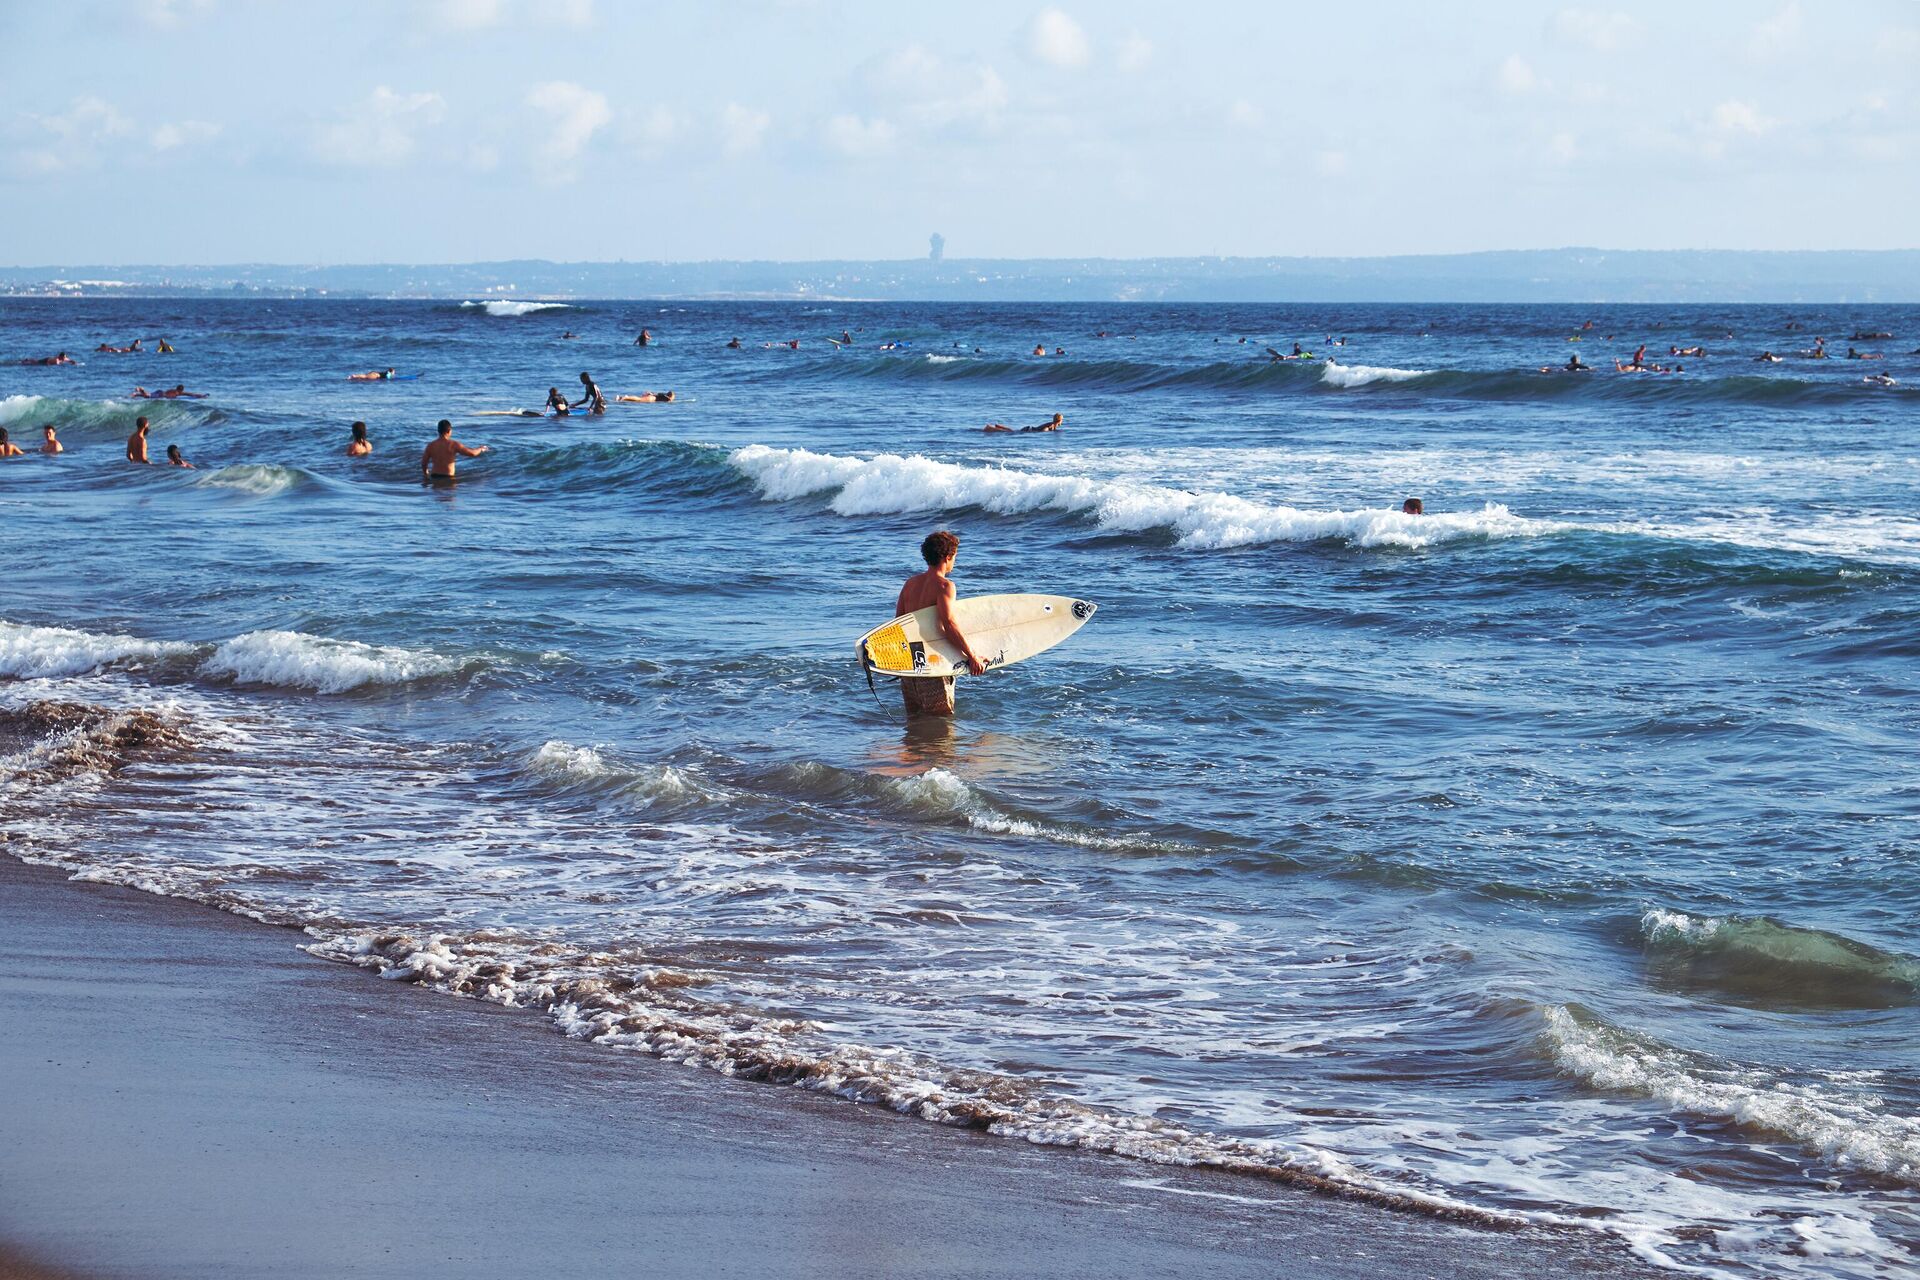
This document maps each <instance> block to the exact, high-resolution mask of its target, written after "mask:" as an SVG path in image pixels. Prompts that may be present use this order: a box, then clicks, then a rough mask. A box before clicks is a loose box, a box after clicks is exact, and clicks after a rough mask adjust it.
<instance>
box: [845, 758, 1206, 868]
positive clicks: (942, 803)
mask: <svg viewBox="0 0 1920 1280" xmlns="http://www.w3.org/2000/svg"><path fill="white" fill-rule="evenodd" d="M883 785H885V787H886V788H887V789H888V790H889V791H891V792H892V793H893V794H894V795H895V796H896V797H898V798H899V799H900V800H902V801H904V802H905V803H906V804H907V805H908V807H910V808H913V809H916V810H919V811H920V812H923V813H928V814H931V815H934V816H938V817H947V818H958V819H961V820H962V821H964V822H966V824H967V825H968V826H970V827H973V828H975V829H976V830H980V831H991V832H994V833H995V834H998V835H1013V836H1025V837H1027V838H1029V839H1036V840H1050V841H1054V842H1056V843H1059V844H1071V845H1078V846H1080V847H1081V848H1085V849H1108V850H1113V851H1115V852H1126V853H1175V852H1180V851H1183V850H1186V849H1187V848H1188V847H1189V846H1187V845H1183V844H1179V843H1176V842H1173V841H1167V840H1155V839H1153V838H1152V837H1149V836H1140V835H1127V834H1120V835H1103V834H1101V833H1099V832H1096V831H1085V830H1080V829H1077V828H1074V827H1070V826H1065V825H1062V824H1059V823H1052V822H1035V821H1032V820H1030V819H1026V818H1018V817H1015V816H1013V815H1012V814H1009V813H1007V812H1006V811H1004V810H1003V809H1001V808H999V807H998V806H996V805H994V804H993V803H991V802H990V801H988V800H987V799H986V798H985V797H983V796H982V795H981V794H980V793H979V792H978V791H977V790H975V789H974V788H973V787H972V786H971V785H969V784H968V783H967V781H966V780H965V779H963V778H961V777H960V776H959V775H958V774H955V773H951V772H949V771H948V770H946V769H942V768H939V767H937V766H936V767H934V768H932V769H928V770H927V771H926V772H924V773H919V774H915V775H913V776H912V777H909V778H888V779H886V780H885V781H884V784H883Z"/></svg>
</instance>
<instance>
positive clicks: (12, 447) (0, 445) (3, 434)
mask: <svg viewBox="0 0 1920 1280" xmlns="http://www.w3.org/2000/svg"><path fill="white" fill-rule="evenodd" d="M26 456H27V451H26V450H25V449H22V448H21V447H20V446H19V445H17V444H15V443H14V442H13V441H12V440H10V439H8V438H7V429H6V428H5V427H0V458H24V457H26Z"/></svg>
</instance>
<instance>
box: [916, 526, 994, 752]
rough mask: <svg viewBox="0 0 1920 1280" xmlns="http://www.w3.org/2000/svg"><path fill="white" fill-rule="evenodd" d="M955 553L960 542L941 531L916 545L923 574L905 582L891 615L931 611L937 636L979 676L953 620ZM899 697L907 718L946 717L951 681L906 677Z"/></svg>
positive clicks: (950, 705) (983, 667)
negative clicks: (946, 641)
mask: <svg viewBox="0 0 1920 1280" xmlns="http://www.w3.org/2000/svg"><path fill="white" fill-rule="evenodd" d="M959 553H960V539H959V538H958V537H957V536H955V535H954V534H951V533H948V532H947V531H946V530H945V529H942V530H940V531H939V532H938V533H930V534H928V535H927V538H926V541H924V542H922V543H921V544H920V556H921V558H922V559H924V560H925V561H926V562H927V570H926V572H925V573H916V574H914V575H913V576H912V577H911V578H908V579H907V582H906V585H905V586H903V587H901V588H900V598H899V599H898V600H897V601H895V602H894V606H893V612H894V615H895V616H896V617H897V616H900V615H902V614H908V613H913V612H915V611H917V610H920V609H926V608H929V607H930V608H932V609H933V610H934V618H935V620H936V622H937V623H938V625H939V629H940V633H941V634H942V635H944V636H945V637H946V638H947V639H948V640H951V641H952V642H953V645H954V647H955V648H957V649H958V650H960V653H961V656H962V657H964V658H965V659H966V660H967V670H969V671H971V672H973V674H975V675H981V674H983V673H984V672H985V671H986V669H987V664H986V663H984V662H982V661H980V659H979V658H978V657H977V656H976V655H975V654H974V652H973V648H972V646H971V645H969V644H968V643H967V638H966V637H965V636H963V635H961V634H960V624H959V623H958V622H957V621H956V620H955V619H954V616H953V599H954V589H953V582H952V581H951V580H950V579H949V578H948V577H947V575H948V574H950V573H952V572H953V560H954V557H955V556H957V555H958V554H959ZM900 697H901V700H902V701H903V702H904V703H905V704H906V708H907V714H908V715H909V716H916V715H919V716H950V715H952V714H953V677H952V676H945V677H936V676H908V677H906V678H904V679H902V680H901V681H900Z"/></svg>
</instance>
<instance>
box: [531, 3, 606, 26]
mask: <svg viewBox="0 0 1920 1280" xmlns="http://www.w3.org/2000/svg"><path fill="white" fill-rule="evenodd" d="M534 10H535V13H536V14H537V15H538V16H539V17H542V18H545V19H546V20H547V21H549V22H553V23H557V24H559V25H560V26H563V27H575V28H584V27H590V26H592V25H593V0H534Z"/></svg>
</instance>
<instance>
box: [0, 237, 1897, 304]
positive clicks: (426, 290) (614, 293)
mask: <svg viewBox="0 0 1920 1280" xmlns="http://www.w3.org/2000/svg"><path fill="white" fill-rule="evenodd" d="M28 293H38V294H47V293H65V294H85V295H89V296H98V295H112V294H127V295H136V296H147V295H153V294H181V295H235V294H267V295H273V296H282V297H284V296H310V295H318V294H326V295H333V296H344V297H379V298H543V297H544V298H675V299H695V298H713V299H741V298H764V299H768V300H776V299H785V300H806V299H818V300H829V299H832V300H850V299H875V300H887V301H929V302H934V301H939V302H949V301H959V302H1115V301H1122V302H1126V301H1139V302H1577V303H1602V302H1614V303H1619V302H1781V303H1827V302H1846V303H1863V302H1905V303H1912V302H1920V250H1913V249H1896V250H1881V251H1851V250H1832V251H1795V252H1781V253H1755V252H1736V251H1726V250H1635V251H1615V250H1609V249H1553V250H1503V251H1499V252H1493V253H1464V254H1435V255H1422V256H1409V257H1393V258H1137V259H1119V258H1088V259H1084V260H1074V259H1065V258H1046V259H991V258H979V259H965V258H949V259H946V260H944V261H939V262H934V261H928V260H926V259H913V260H908V261H880V262H544V261H533V260H529V261H516V262H475V263H466V264H445V265H423V266H395V265H369V266H281V265H268V264H245V265H237V266H206V267H182V266H171V267H168V266H84V265H59V266H37V267H0V294H12V295H16V296H18V295H21V294H28Z"/></svg>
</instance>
